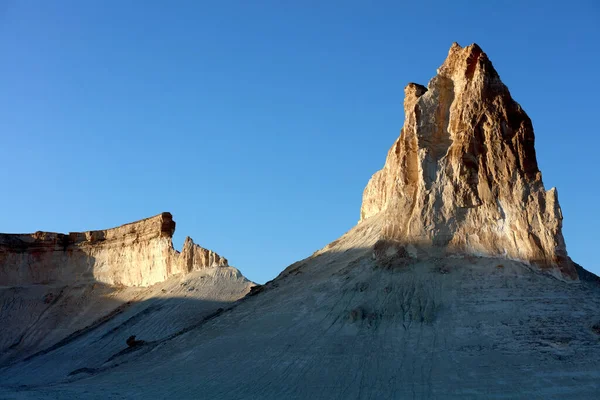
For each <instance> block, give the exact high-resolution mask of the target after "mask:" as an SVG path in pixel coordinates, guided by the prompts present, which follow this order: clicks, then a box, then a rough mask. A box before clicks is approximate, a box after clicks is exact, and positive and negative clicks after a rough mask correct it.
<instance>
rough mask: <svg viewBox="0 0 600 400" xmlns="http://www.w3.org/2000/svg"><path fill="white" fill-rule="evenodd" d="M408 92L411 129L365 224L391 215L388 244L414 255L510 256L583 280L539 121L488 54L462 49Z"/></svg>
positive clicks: (373, 193)
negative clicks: (548, 171)
mask: <svg viewBox="0 0 600 400" xmlns="http://www.w3.org/2000/svg"><path fill="white" fill-rule="evenodd" d="M404 92H405V99H404V112H405V122H404V126H403V128H402V131H401V134H400V137H399V138H398V139H397V140H396V142H395V143H394V145H393V146H392V148H391V149H390V151H389V152H388V156H387V160H386V162H385V166H384V167H383V169H382V170H380V171H378V172H377V173H375V174H374V175H373V177H372V178H371V180H370V182H369V184H368V185H367V187H366V189H365V191H364V194H363V203H362V208H361V216H360V219H361V221H364V220H367V219H368V218H371V217H373V216H374V215H377V214H380V213H383V214H384V218H385V224H384V225H385V226H384V228H383V237H384V239H386V240H392V241H395V242H398V243H402V244H404V245H408V246H410V248H411V249H412V250H413V252H415V251H416V252H419V251H420V250H423V249H426V250H427V251H432V250H433V251H434V252H435V250H442V251H444V252H461V253H471V254H476V255H488V256H502V257H507V258H510V259H514V260H519V261H525V262H527V263H530V264H532V265H535V266H537V267H538V268H540V269H542V270H544V271H547V272H550V273H552V274H553V275H555V276H557V277H560V278H566V279H576V277H577V273H576V271H575V267H574V265H573V263H572V262H571V260H570V259H569V258H568V256H567V251H566V248H565V242H564V239H563V236H562V232H561V225H562V213H561V210H560V206H559V204H558V196H557V192H556V189H554V188H552V189H550V190H548V191H546V190H545V189H544V185H543V183H542V174H541V172H540V170H539V169H538V165H537V161H536V154H535V149H534V133H533V127H532V124H531V121H530V119H529V117H528V116H527V114H526V113H525V111H523V109H522V108H521V106H520V105H519V104H518V103H517V102H515V101H514V100H513V99H512V97H511V95H510V92H509V90H508V88H507V87H506V86H505V85H504V84H503V83H502V81H501V80H500V77H499V76H498V73H497V72H496V70H495V69H494V67H493V65H492V63H491V61H490V60H489V59H488V57H487V55H486V54H485V53H484V52H483V51H482V50H481V48H479V46H478V45H476V44H472V45H470V46H467V47H465V48H461V47H460V46H459V45H458V44H457V43H454V44H453V45H452V47H451V49H450V52H449V54H448V57H447V59H446V61H444V63H443V64H442V66H441V67H440V68H439V69H438V73H437V75H436V76H435V77H434V78H433V79H431V81H429V84H428V85H427V87H424V86H421V85H418V84H415V83H410V84H408V86H406V88H405V90H404Z"/></svg>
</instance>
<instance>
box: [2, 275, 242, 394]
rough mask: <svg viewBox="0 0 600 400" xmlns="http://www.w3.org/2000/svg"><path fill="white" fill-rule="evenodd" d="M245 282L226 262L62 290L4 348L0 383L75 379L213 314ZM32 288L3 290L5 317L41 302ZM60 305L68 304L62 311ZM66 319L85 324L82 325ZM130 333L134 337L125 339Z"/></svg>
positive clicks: (236, 296)
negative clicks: (142, 284)
mask: <svg viewBox="0 0 600 400" xmlns="http://www.w3.org/2000/svg"><path fill="white" fill-rule="evenodd" d="M36 286H37V285H36ZM250 286H251V282H249V281H248V280H246V279H245V278H243V276H241V274H239V271H237V270H235V269H234V268H230V267H225V268H214V269H208V270H205V271H199V272H193V273H190V274H188V275H185V276H180V277H176V278H172V279H169V280H167V281H165V282H163V283H161V284H157V285H154V286H152V287H149V288H115V287H110V286H106V285H99V284H97V283H95V284H84V285H79V286H76V287H70V286H67V287H61V288H60V293H61V295H60V296H58V298H57V299H56V301H54V302H51V303H50V304H48V305H47V306H46V308H45V309H43V312H42V313H41V314H42V315H41V316H40V315H38V317H36V318H35V323H34V324H21V325H26V326H27V329H26V331H25V332H24V333H20V336H21V337H23V338H26V339H21V340H20V341H19V342H18V343H17V344H16V345H13V346H8V347H5V348H4V349H3V351H2V355H3V359H4V360H5V362H4V363H3V365H2V367H3V368H2V369H1V371H0V374H2V376H3V384H4V385H7V384H8V385H26V386H30V385H38V384H48V383H51V382H57V381H62V380H64V379H66V378H67V377H69V376H76V375H78V374H77V372H81V373H84V372H88V373H89V372H92V371H97V370H98V371H99V370H102V369H105V368H109V367H111V366H114V365H118V364H119V363H121V362H122V358H123V356H127V355H130V354H132V353H140V354H142V353H144V352H146V351H148V350H150V349H152V348H153V347H154V346H156V345H158V344H159V343H161V342H163V341H165V340H169V339H171V338H173V337H176V336H178V335H180V334H182V333H184V332H187V331H189V330H190V329H193V328H195V327H198V326H200V325H202V324H203V323H204V322H206V321H207V320H210V319H212V318H214V317H215V316H216V315H218V314H219V313H221V312H224V311H225V310H227V309H228V308H229V307H231V306H232V305H233V304H234V302H235V301H236V300H238V299H239V298H241V297H243V296H244V295H245V294H246V293H247V292H248V290H249V288H250ZM28 289H29V290H28ZM38 290H49V288H38V287H32V288H7V289H4V290H3V298H4V300H5V301H4V304H3V312H2V313H0V315H2V317H3V319H5V320H8V321H9V322H10V321H11V320H10V319H9V317H10V316H12V317H13V318H15V317H14V316H15V314H18V313H19V311H18V309H19V307H17V305H19V304H21V305H22V304H27V303H35V302H43V298H44V297H39V295H40V293H39V292H38ZM25 294H27V297H28V298H27V299H25V297H26V296H25ZM10 299H12V301H10ZM61 299H62V300H61ZM63 306H66V307H68V308H69V310H68V312H67V311H66V310H65V308H64V307H63ZM14 309H17V311H14ZM4 310H6V312H4ZM90 310H94V311H93V312H92V311H90ZM7 314H10V315H9V316H8V317H7ZM49 315H58V316H59V317H60V318H59V319H60V320H59V321H58V322H59V324H58V325H53V323H54V322H57V320H56V319H53V318H49V317H48V316H49ZM82 315H83V316H82ZM92 316H93V317H94V318H92ZM69 319H72V320H86V321H91V322H89V323H87V324H85V325H84V324H83V323H82V322H81V321H79V323H75V322H74V321H69ZM16 322H17V320H13V321H12V322H11V323H12V324H13V325H16ZM70 322H72V323H73V324H72V325H73V326H75V328H76V329H75V328H73V326H72V325H71V324H70ZM44 335H48V336H51V337H52V338H53V340H46V341H44V342H43V344H40V345H37V346H36V345H35V343H31V339H35V338H37V337H42V336H44ZM2 336H3V339H4V340H3V341H4V342H10V341H11V340H12V338H11V337H8V338H4V336H13V337H14V336H15V334H10V333H8V332H7V333H3V334H2ZM131 336H136V339H137V340H136V341H133V342H132V341H131V340H130V341H128V339H129V338H130V337H131ZM11 347H12V348H11Z"/></svg>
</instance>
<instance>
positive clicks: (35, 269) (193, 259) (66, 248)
mask: <svg viewBox="0 0 600 400" xmlns="http://www.w3.org/2000/svg"><path fill="white" fill-rule="evenodd" d="M174 232H175V221H173V217H172V215H171V214H170V213H162V214H159V215H156V216H154V217H151V218H147V219H144V220H141V221H137V222H133V223H130V224H125V225H122V226H119V227H117V228H113V229H107V230H99V231H89V232H72V233H69V234H61V233H49V232H36V233H32V234H0V285H5V286H14V285H27V284H40V283H54V282H60V283H73V282H85V281H96V282H101V283H106V284H109V285H123V286H148V285H152V284H155V283H158V282H162V281H164V280H165V279H167V278H168V277H169V276H171V275H175V274H180V273H187V272H191V271H194V270H199V269H202V268H205V267H212V266H228V263H227V260H226V259H225V258H223V257H221V256H219V255H218V254H216V253H214V252H212V251H210V250H207V249H204V248H202V247H200V246H198V245H196V244H194V242H193V241H192V240H191V239H190V238H187V239H186V241H185V245H184V247H183V249H182V252H181V253H180V252H178V251H176V250H175V249H174V248H173V243H172V237H173V233H174Z"/></svg>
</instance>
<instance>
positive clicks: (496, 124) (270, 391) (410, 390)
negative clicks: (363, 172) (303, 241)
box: [0, 45, 600, 400]
mask: <svg viewBox="0 0 600 400" xmlns="http://www.w3.org/2000/svg"><path fill="white" fill-rule="evenodd" d="M406 92H407V97H406V103H405V106H406V110H407V112H406V123H405V125H404V128H403V133H402V135H401V136H400V138H399V139H398V141H397V142H396V144H395V145H394V147H393V148H392V150H391V151H390V153H389V155H388V159H387V162H386V165H385V167H384V169H383V170H382V171H380V172H378V173H376V174H375V176H374V177H373V179H372V180H371V182H370V183H369V185H368V187H367V189H366V190H365V195H364V202H363V207H362V215H361V222H360V223H359V224H358V225H357V226H355V227H354V228H352V229H351V230H350V231H348V232H347V233H346V234H344V235H343V236H342V237H340V238H339V239H337V240H335V241H334V242H332V243H330V244H329V245H327V246H326V247H325V248H323V249H321V250H319V251H317V252H315V253H314V254H313V255H312V256H310V257H308V258H306V259H304V260H301V261H298V262H296V263H294V264H292V265H290V266H289V267H288V268H286V269H285V270H284V271H283V272H282V273H281V274H280V275H279V276H278V277H277V278H275V279H274V280H273V281H270V282H267V283H266V284H264V285H261V286H259V287H255V288H252V287H253V286H254V285H253V284H252V283H251V282H249V281H248V280H246V279H245V278H243V276H241V274H240V273H239V271H237V270H235V269H234V268H232V267H224V265H226V264H227V262H226V260H224V259H223V258H221V257H219V256H218V255H216V254H214V253H212V252H210V251H208V250H204V249H201V248H198V247H196V246H195V245H194V244H193V242H192V241H191V240H189V239H188V240H186V242H185V244H184V247H183V250H182V252H181V254H178V253H177V252H175V251H173V250H172V247H171V246H170V235H171V234H172V228H173V227H174V226H173V224H172V220H171V218H170V215H165V214H163V215H161V216H158V217H154V218H152V219H150V220H146V222H144V221H142V223H141V225H140V229H135V233H134V232H133V231H134V230H133V229H130V228H127V226H125V227H122V228H119V229H123V230H122V231H121V234H119V235H115V236H113V240H114V241H113V244H112V245H110V246H109V243H108V240H107V243H106V247H105V248H104V249H103V247H102V246H103V245H102V244H101V241H100V240H96V241H95V242H94V243H93V244H92V243H91V241H92V239H91V238H92V237H97V238H99V237H102V235H101V234H96V236H94V234H92V233H90V234H89V235H88V234H80V235H82V237H85V238H87V237H88V236H89V237H90V239H85V240H82V241H80V242H75V241H74V240H73V241H71V242H69V241H68V240H66V239H62V240H59V239H58V236H57V237H56V238H57V239H53V240H54V241H52V240H50V242H49V243H50V244H47V243H46V242H44V241H41V239H38V241H39V243H38V244H40V245H41V244H44V243H46V244H45V245H44V246H46V247H44V246H42V247H40V246H39V245H38V246H37V249H40V248H41V249H44V248H45V249H46V250H44V251H38V250H36V247H35V246H33V245H32V243H33V242H35V240H34V239H33V238H32V237H30V236H31V235H30V236H26V237H19V240H20V241H22V242H27V243H28V245H23V244H21V242H17V241H15V237H12V236H9V237H3V239H2V240H3V242H2V243H4V246H8V244H10V243H13V245H12V252H9V254H8V256H9V257H12V259H13V260H18V261H19V262H18V263H16V262H15V261H11V264H6V262H5V261H3V264H2V265H3V267H2V268H3V269H2V270H0V276H3V279H6V278H4V276H5V275H6V274H5V271H7V268H6V267H7V265H10V266H11V268H12V269H10V270H11V271H13V273H14V271H15V270H16V267H17V265H18V266H20V268H21V271H23V272H22V276H27V275H28V274H29V275H35V273H34V272H36V271H38V270H39V269H40V268H43V267H44V265H45V264H44V263H42V262H41V261H36V258H35V257H37V255H36V254H41V255H42V256H43V257H47V260H50V261H52V260H58V261H60V260H62V259H61V258H60V257H63V255H62V254H63V253H68V251H69V250H70V249H71V250H73V253H78V254H82V255H81V257H83V259H85V257H97V258H98V259H100V260H106V259H108V255H106V256H101V253H102V252H103V251H104V252H107V253H111V254H112V255H113V256H112V257H111V258H110V260H111V264H110V265H109V264H107V263H105V264H104V265H107V270H108V271H119V269H125V268H126V267H127V268H132V269H133V271H136V272H135V273H134V275H135V276H139V275H140V274H142V273H149V271H150V269H151V268H150V266H151V265H152V271H155V270H156V271H162V272H160V273H157V276H156V278H155V279H159V278H160V276H161V274H163V275H164V274H169V273H170V274H174V273H175V271H182V272H183V273H182V274H181V276H172V277H171V278H169V279H167V280H165V282H162V283H158V284H156V285H153V286H151V287H148V288H145V287H115V286H110V285H102V284H96V283H94V284H87V285H82V284H75V285H68V286H60V285H28V286H24V287H19V286H15V287H1V286H0V326H1V327H3V328H5V327H8V329H0V377H2V379H0V398H19V399H36V400H39V399H57V398H61V399H62V398H86V399H91V398H94V399H105V398H178V399H197V398H198V397H200V396H201V397H203V398H210V399H232V398H236V399H256V398H260V399H273V400H274V399H282V398H285V399H371V398H377V399H380V398H381V399H409V398H410V399H417V398H418V399H435V398H443V399H465V398H510V399H531V398H557V397H560V398H565V399H591V398H597V397H598V395H597V394H598V382H600V328H599V327H600V283H599V282H600V280H598V278H597V277H595V276H593V274H590V273H587V272H586V271H585V270H584V269H583V268H581V267H579V266H576V268H577V269H576V270H575V271H573V270H571V269H570V268H571V267H572V266H573V265H572V264H570V260H569V259H568V258H567V255H566V251H565V247H564V242H563V240H562V236H561V232H560V222H561V217H560V209H559V207H558V202H557V201H556V192H555V191H553V190H551V191H548V192H546V191H545V190H544V187H543V185H542V181H541V177H540V173H539V170H538V168H537V165H536V161H535V153H534V149H533V131H532V129H531V123H530V121H529V119H528V118H527V116H526V115H525V113H524V112H523V111H522V110H521V109H520V107H519V106H518V105H517V104H516V103H515V102H514V101H512V99H511V98H510V94H509V93H508V90H507V89H506V87H504V85H502V83H501V82H500V80H499V78H498V75H497V74H496V73H495V72H494V70H493V68H492V65H491V63H490V62H489V60H488V59H487V57H486V56H485V54H484V53H483V52H481V50H480V49H479V48H478V47H477V46H476V45H472V46H469V47H467V48H465V49H461V48H460V47H459V46H458V45H454V46H453V47H452V49H451V51H450V56H449V57H448V60H447V61H446V62H445V63H444V65H443V66H442V68H440V72H439V74H438V76H437V77H436V78H434V79H433V80H432V81H431V83H430V84H429V88H427V89H426V88H424V87H423V86H419V85H415V84H411V85H409V86H408V87H407V89H406ZM134 225H135V224H134ZM142 226H144V227H146V228H145V229H141V227H142ZM106 232H109V231H106ZM136 235H139V237H140V238H143V240H142V239H140V240H139V241H137V242H136V240H135V237H136ZM75 236H76V237H77V235H75ZM106 236H108V235H107V234H106ZM47 237H48V238H50V237H52V235H49V234H47ZM117 238H120V239H119V240H120V242H121V243H126V244H122V249H123V250H122V252H121V253H120V252H119V251H118V249H120V248H121V247H119V243H120V242H119V241H117ZM11 241H12V242H11ZM163 242H164V243H163ZM7 243H8V244H7ZM87 247H89V248H94V249H95V252H92V251H91V250H84V248H87ZM10 248H11V247H9V249H10ZM17 249H20V251H21V253H19V254H16V253H18V252H17ZM144 249H145V250H144ZM36 252H37V253H36ZM5 253H6V252H5ZM13 253H15V254H13ZM47 253H56V254H59V255H61V256H56V258H52V257H54V256H49V255H48V254H47ZM448 253H451V254H448ZM126 254H130V255H131V256H130V258H128V257H127V256H126ZM64 257H66V256H64ZM508 258H513V260H511V259H508ZM152 260H154V263H153V261H152ZM58 261H52V262H56V265H55V268H54V269H55V270H60V268H64V265H63V264H60V263H58ZM112 261H114V262H119V263H121V264H120V265H117V264H112ZM140 261H141V262H142V263H143V265H142V267H143V271H142V272H140V268H141V267H138V266H137V263H138V262H140ZM94 262H96V261H95V260H92V261H90V264H89V265H92V266H93V265H96V264H94ZM28 263H31V264H28ZM528 264H533V265H537V266H538V267H539V268H542V269H543V270H545V271H549V272H551V273H553V274H554V275H555V276H557V277H559V278H561V279H555V277H554V276H552V275H550V274H547V273H540V272H539V271H537V270H535V269H534V268H531V266H530V265H528ZM29 265H32V266H35V268H31V267H29ZM86 265H87V264H86ZM97 266H100V265H99V264H98V265H97ZM70 268H71V269H73V270H76V271H79V270H78V269H76V268H75V265H74V264H73V265H72V266H71V267H70ZM86 268H87V269H85V268H83V269H82V270H84V271H88V272H89V273H90V274H92V275H93V276H94V277H96V276H97V278H98V279H105V280H109V278H107V276H111V275H109V274H106V273H105V271H103V270H98V269H96V268H92V267H91V266H90V267H86ZM194 269H197V271H193V272H190V273H187V274H185V272H186V271H189V270H194ZM80 272H81V271H80ZM574 273H578V274H579V276H580V280H579V283H578V284H576V285H575V284H571V283H570V282H566V280H567V278H572V277H573V276H574V275H573V274H574ZM103 274H104V275H103ZM54 275H58V273H55V274H54ZM116 275H117V276H120V275H124V274H123V273H122V272H118V273H117V274H116ZM8 276H11V275H10V273H9V275H8ZM19 276H20V275H19V274H17V273H14V276H13V277H12V278H11V280H12V281H18V279H17V278H19ZM112 276H115V275H114V274H113V275H112ZM103 277H104V278H103ZM126 277H127V279H130V278H129V276H128V275H127V276H126ZM50 278H52V277H50ZM63 278H64V277H63ZM36 279H40V277H38V278H36ZM44 279H49V278H48V277H44ZM52 279H55V278H52ZM111 279H112V278H111ZM120 279H121V280H122V278H120ZM140 280H141V279H140V278H139V277H138V278H137V281H136V282H139V281H140Z"/></svg>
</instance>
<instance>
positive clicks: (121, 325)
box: [0, 213, 254, 373]
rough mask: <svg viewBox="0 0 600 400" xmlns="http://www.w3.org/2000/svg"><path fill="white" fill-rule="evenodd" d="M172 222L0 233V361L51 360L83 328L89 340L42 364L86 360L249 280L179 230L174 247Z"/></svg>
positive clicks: (186, 322) (172, 324) (212, 308)
mask: <svg viewBox="0 0 600 400" xmlns="http://www.w3.org/2000/svg"><path fill="white" fill-rule="evenodd" d="M174 231H175V222H174V221H173V218H172V216H171V214H169V213H162V214H159V215H157V216H154V217H151V218H147V219H144V220H141V221H137V222H133V223H130V224H126V225H122V226H120V227H117V228H113V229H107V230H101V231H91V232H83V233H69V234H66V235H65V234H60V233H48V232H36V233H33V234H20V235H11V234H1V235H0V326H1V327H2V329H0V367H2V366H6V365H11V364H14V363H18V362H19V361H23V360H29V359H32V358H35V359H36V360H38V361H36V362H40V361H39V360H50V361H48V363H49V364H48V365H52V361H51V360H52V358H53V357H56V355H57V354H60V353H61V352H62V351H64V350H65V349H64V348H65V347H68V346H67V345H71V343H72V342H73V343H77V342H78V341H77V339H78V338H79V337H80V336H83V335H85V334H87V333H88V332H92V331H93V332H94V335H97V336H96V339H94V344H89V343H87V344H85V345H82V347H81V348H76V347H69V350H67V352H68V354H69V356H68V357H67V359H66V360H63V362H61V367H60V368H58V367H57V366H56V365H54V366H52V370H53V371H54V373H69V372H70V371H72V370H75V369H77V368H78V366H80V365H84V366H86V367H91V366H93V364H94V363H95V362H96V361H104V360H105V359H107V358H108V357H110V356H111V355H113V354H114V353H116V352H118V351H119V349H120V347H119V346H122V345H123V344H125V343H126V339H127V338H126V337H125V336H127V335H129V336H131V335H132V334H137V335H138V337H139V338H140V340H143V341H149V340H151V341H154V342H156V341H159V340H162V339H164V338H165V337H169V335H174V334H177V332H180V331H182V330H185V329H187V328H188V327H190V326H194V325H195V324H197V323H200V322H202V320H203V319H204V318H205V317H207V316H210V315H212V314H214V313H215V312H216V311H217V310H219V309H220V308H224V307H227V306H228V305H230V304H232V303H233V302H235V301H237V300H239V299H240V298H242V297H244V296H245V295H246V294H247V293H248V292H249V291H250V288H251V287H252V286H254V284H253V283H252V282H250V281H249V280H247V279H246V278H245V277H244V276H243V275H242V274H241V273H240V272H239V271H238V270H237V269H235V268H233V267H230V266H229V264H228V262H227V260H226V259H225V258H223V257H221V256H219V255H218V254H217V253H215V252H213V251H210V250H207V249H204V248H202V247H200V246H198V245H196V244H195V243H194V242H193V241H192V239H191V238H189V237H188V238H186V240H185V243H184V246H183V249H182V251H181V252H178V251H176V250H174V248H173V245H172V235H173V233H174ZM79 343H81V342H79ZM83 343H85V341H84V342H83ZM46 353H52V354H51V355H50V356H47V357H46V356H45V354H46ZM91 360H96V361H94V362H91ZM69 368H70V369H69ZM59 371H60V372H59Z"/></svg>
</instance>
